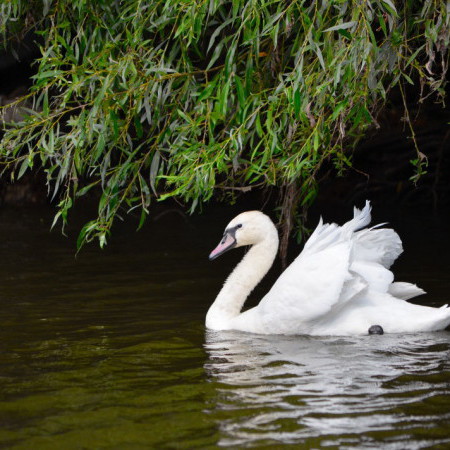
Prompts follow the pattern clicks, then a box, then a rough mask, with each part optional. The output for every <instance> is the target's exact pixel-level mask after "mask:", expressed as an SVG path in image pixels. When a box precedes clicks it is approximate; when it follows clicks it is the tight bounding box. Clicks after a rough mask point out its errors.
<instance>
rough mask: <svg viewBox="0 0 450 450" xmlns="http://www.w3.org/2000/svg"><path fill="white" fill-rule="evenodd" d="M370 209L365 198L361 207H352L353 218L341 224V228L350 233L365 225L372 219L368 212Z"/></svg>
mask: <svg viewBox="0 0 450 450" xmlns="http://www.w3.org/2000/svg"><path fill="white" fill-rule="evenodd" d="M371 211H372V207H371V206H370V202H369V200H366V204H365V205H364V208H363V209H358V208H356V207H355V208H353V219H352V220H350V221H349V222H347V223H346V224H345V225H343V227H342V230H343V231H346V232H350V233H352V232H354V231H357V230H361V228H364V227H366V226H367V225H369V223H370V221H371V220H372V216H371V214H370V212H371Z"/></svg>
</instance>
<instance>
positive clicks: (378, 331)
mask: <svg viewBox="0 0 450 450" xmlns="http://www.w3.org/2000/svg"><path fill="white" fill-rule="evenodd" d="M369 334H384V330H383V327H381V326H380V325H372V326H371V327H370V328H369Z"/></svg>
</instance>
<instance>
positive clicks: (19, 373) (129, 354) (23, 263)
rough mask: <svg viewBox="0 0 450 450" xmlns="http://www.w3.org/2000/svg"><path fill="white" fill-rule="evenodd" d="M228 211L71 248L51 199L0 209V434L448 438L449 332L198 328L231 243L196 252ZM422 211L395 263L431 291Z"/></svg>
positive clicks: (301, 442) (143, 443) (434, 259)
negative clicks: (342, 333)
mask: <svg viewBox="0 0 450 450" xmlns="http://www.w3.org/2000/svg"><path fill="white" fill-rule="evenodd" d="M233 214H234V212H231V213H228V212H227V211H226V210H224V211H222V212H218V211H213V212H212V213H209V215H204V216H200V217H193V218H186V217H184V216H182V215H180V214H178V213H175V212H169V213H167V214H165V215H164V216H163V217H161V218H160V219H159V220H156V221H150V222H149V224H148V225H147V226H146V227H145V229H144V230H142V231H141V232H139V233H137V234H136V233H135V232H134V229H133V227H132V226H129V225H122V226H119V227H118V228H117V229H116V230H115V234H114V238H113V241H112V242H111V243H110V244H109V245H108V247H107V249H106V250H104V251H100V250H98V249H97V247H96V246H95V245H93V246H89V247H87V248H85V249H83V250H82V252H81V253H80V254H79V255H78V256H76V257H75V250H74V246H73V245H74V244H73V243H74V238H75V237H74V235H73V234H70V233H69V234H70V236H69V238H68V239H66V238H63V237H61V236H60V235H59V233H58V232H57V231H56V232H52V233H50V232H49V223H51V215H50V214H49V213H48V212H45V211H44V212H42V211H32V210H27V211H12V210H4V211H2V212H0V235H1V236H2V240H1V242H0V252H1V256H2V258H1V261H0V305H1V309H0V315H1V327H0V447H4V448H15V449H30V448H34V449H61V448H64V449H79V448H86V449H88V448H95V449H101V448H108V449H110V448H111V449H114V448H117V449H124V448H126V449H140V448H142V449H145V448H213V447H217V446H225V447H226V446H229V447H233V448H242V447H258V448H264V447H267V448H279V447H280V445H284V446H289V445H292V446H293V447H295V448H319V447H320V448H338V447H339V448H383V449H404V448H408V449H414V448H429V447H431V446H433V448H449V446H450V432H449V429H450V362H449V355H450V333H449V332H447V331H443V332H436V333H422V334H410V335H384V336H363V337H358V338H355V337H346V338H340V337H323V338H319V337H314V338H312V337H306V336H296V337H283V336H254V335H250V334H245V333H236V332H227V333H214V332H205V330H204V326H203V320H204V315H205V313H206V310H207V308H208V305H209V304H210V302H211V301H212V300H213V298H214V296H215V295H216V292H217V290H218V289H219V287H220V285H221V283H222V281H223V278H224V277H225V276H226V273H227V272H228V270H230V269H231V267H232V266H233V264H235V263H236V262H237V260H238V259H239V257H240V254H239V252H238V251H236V252H235V254H234V255H233V254H229V255H224V257H223V259H220V260H218V261H215V262H214V263H209V262H208V261H207V259H206V256H207V254H208V251H209V250H210V249H211V248H213V247H214V246H215V245H216V244H217V242H216V241H218V239H219V238H220V236H221V232H222V230H223V227H224V225H225V224H226V221H227V220H228V219H229V218H230V216H232V215H233ZM381 219H382V220H383V219H384V220H385V219H386V218H381ZM427 221H428V222H427V223H426V229H427V230H428V231H427V233H424V232H423V228H424V218H423V217H422V216H419V217H418V218H417V219H414V218H413V219H411V220H406V219H404V218H401V217H400V216H395V214H394V217H393V219H392V222H394V225H395V226H396V227H397V228H399V229H400V232H401V233H402V237H403V238H404V242H405V247H406V248H407V252H406V254H405V257H403V259H402V260H401V261H400V263H399V264H398V265H397V273H398V274H399V275H400V276H401V279H403V280H409V281H412V280H413V281H416V282H418V284H419V285H421V286H423V287H424V288H425V289H426V290H428V291H431V292H432V294H431V295H430V296H429V297H424V298H423V299H420V298H419V299H418V300H417V301H418V302H421V303H424V304H425V303H427V304H431V305H440V304H442V303H446V302H448V301H449V299H448V298H447V299H445V298H443V297H445V294H446V292H448V288H449V287H450V286H449V281H448V279H447V274H448V270H449V263H448V262H447V258H446V255H448V250H450V249H449V244H448V242H447V237H446V227H445V222H444V221H442V222H441V221H439V220H437V219H432V218H430V219H427ZM69 232H70V230H69ZM275 276H276V274H273V275H272V279H273V277H275ZM270 282H271V280H270V279H269V280H268V282H267V283H266V285H265V286H262V287H261V288H260V289H258V290H257V291H256V293H255V297H258V296H260V295H261V294H262V293H263V292H264V289H266V288H267V285H269V284H270Z"/></svg>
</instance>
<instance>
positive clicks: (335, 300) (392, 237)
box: [206, 202, 450, 335]
mask: <svg viewBox="0 0 450 450" xmlns="http://www.w3.org/2000/svg"><path fill="white" fill-rule="evenodd" d="M370 211H371V207H370V204H369V202H366V205H365V207H364V208H363V209H362V210H361V211H360V210H358V209H357V208H355V210H354V217H353V219H352V220H350V221H349V222H347V223H346V224H344V225H343V226H338V225H336V224H324V223H323V222H322V220H320V222H319V224H318V226H317V228H316V229H315V231H314V232H313V234H312V235H311V236H310V238H309V239H308V241H307V242H306V244H305V247H304V249H303V251H302V252H301V253H300V255H299V256H298V257H297V258H296V259H295V260H294V261H293V263H292V264H291V265H290V266H289V267H288V268H287V269H286V270H285V271H284V272H283V273H282V274H281V276H280V277H279V278H278V280H277V281H276V282H275V284H274V285H273V286H272V288H271V289H270V291H269V292H268V293H267V294H266V295H265V296H264V297H263V299H262V300H261V302H260V303H259V305H258V306H256V307H254V308H252V309H249V310H248V311H245V312H241V309H242V307H243V305H244V303H245V300H246V299H247V297H248V295H249V294H250V292H251V291H252V290H253V288H254V287H255V286H256V285H257V284H258V283H259V282H260V281H261V279H262V278H263V277H264V275H265V274H266V273H267V271H268V270H269V269H270V267H271V266H272V263H273V261H274V259H275V256H276V253H277V250H278V233H277V231H276V228H275V226H274V224H273V222H272V221H271V220H270V219H269V217H267V216H266V215H265V214H263V213H262V212H260V211H248V212H244V213H242V214H240V215H238V216H237V217H235V218H234V219H233V220H232V221H231V222H230V223H229V224H228V226H227V228H226V229H225V234H224V236H223V239H222V241H221V243H220V244H219V245H218V247H217V248H216V249H215V250H213V252H212V253H211V255H210V259H214V258H215V257H217V256H219V255H220V254H222V253H223V252H225V251H227V250H229V249H230V248H234V247H239V246H243V245H250V246H251V248H250V250H249V251H248V252H247V254H246V255H245V256H244V258H243V259H242V261H241V262H240V263H239V264H238V265H237V266H236V268H235V269H234V270H233V272H232V273H231V274H230V276H229V277H228V279H227V280H226V282H225V284H224V286H223V288H222V290H221V291H220V292H219V295H218V296H217V298H216V300H215V302H214V303H213V304H212V305H211V307H210V309H209V311H208V314H207V316H206V326H207V327H208V328H210V329H214V330H240V331H247V332H251V333H262V334H310V335H349V334H367V333H368V330H369V328H370V327H371V326H372V325H380V326H381V327H382V328H383V330H384V332H386V333H400V332H419V331H434V330H440V329H444V328H445V327H446V326H447V325H449V324H450V308H448V307H447V305H444V306H443V307H441V308H431V307H427V306H420V305H414V304H411V303H408V302H406V301H405V300H407V299H410V298H412V297H415V296H417V295H421V294H424V291H423V290H422V289H420V288H418V287H417V286H416V285H414V284H410V283H405V282H394V281H393V280H394V276H393V274H392V272H391V271H390V270H389V268H390V266H391V265H392V263H393V262H394V261H395V259H396V258H397V257H398V255H400V253H401V252H402V251H403V249H402V243H401V240H400V238H399V236H398V235H397V233H396V232H395V231H394V230H391V229H387V228H379V227H373V228H367V229H362V228H364V227H366V226H367V225H368V224H369V223H370V220H371V217H370ZM361 229H362V230H361ZM358 230H361V231H358Z"/></svg>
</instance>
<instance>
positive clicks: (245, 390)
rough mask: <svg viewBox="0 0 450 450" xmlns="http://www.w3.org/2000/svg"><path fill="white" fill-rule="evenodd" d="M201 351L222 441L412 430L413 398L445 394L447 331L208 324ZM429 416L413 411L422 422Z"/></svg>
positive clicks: (297, 439) (449, 341) (234, 442)
mask: <svg viewBox="0 0 450 450" xmlns="http://www.w3.org/2000/svg"><path fill="white" fill-rule="evenodd" d="M205 348H206V350H207V352H208V355H209V359H208V361H207V363H206V364H205V370H206V372H207V374H208V375H209V377H210V379H211V380H212V381H216V382H218V385H217V388H216V391H217V395H216V400H215V404H214V406H213V410H214V411H215V412H217V411H222V413H221V414H222V415H221V416H220V417H221V418H222V419H221V420H220V422H219V425H220V429H221V433H222V434H221V439H222V440H221V444H223V445H226V444H229V445H245V444H248V443H251V442H253V443H258V442H259V441H260V440H261V442H263V441H264V442H266V440H269V441H274V442H278V443H279V442H283V443H286V442H305V439H308V438H314V437H319V436H322V438H323V439H325V438H326V436H327V435H328V436H331V435H333V434H342V433H347V434H351V433H356V434H359V433H364V432H369V431H370V432H372V431H374V432H375V431H377V430H394V429H398V427H399V426H400V425H401V426H402V427H403V426H406V427H409V428H412V427H413V426H414V425H415V423H416V422H417V417H416V414H418V409H417V408H418V407H417V404H418V403H417V402H422V401H423V400H425V399H427V398H429V397H434V396H439V395H444V396H445V395H448V382H449V373H450V362H449V359H448V355H449V351H450V336H449V335H448V333H424V334H417V335H403V336H401V335H398V334H393V335H385V336H383V337H382V338H377V339H374V338H373V337H369V336H367V337H365V336H359V337H357V338H356V337H340V338H337V337H307V336H300V337H299V336H295V337H294V336H264V335H255V334H245V333H241V332H236V331H227V332H220V333H219V332H215V331H208V332H207V335H206V344H205ZM409 405H411V406H409ZM414 405H415V406H414ZM419 409H420V408H419ZM223 411H231V412H230V413H229V416H230V417H231V419H230V420H223V414H224V413H223ZM439 414H442V411H441V412H439ZM444 416H445V414H444ZM449 419H450V411H449V414H448V417H446V419H445V420H449ZM433 420H434V421H435V420H437V419H436V417H435V416H433V415H429V416H427V417H421V418H420V421H421V424H420V426H424V427H427V426H428V425H430V424H431V425H432V424H433ZM439 420H441V419H439ZM442 420H444V419H442ZM405 433H406V432H405ZM340 442H342V441H340ZM335 444H336V443H335ZM317 445H318V444H317V442H315V443H314V447H317ZM413 447H414V446H413ZM305 448H306V447H305ZM386 448H387V447H386ZM410 448H411V447H410Z"/></svg>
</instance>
